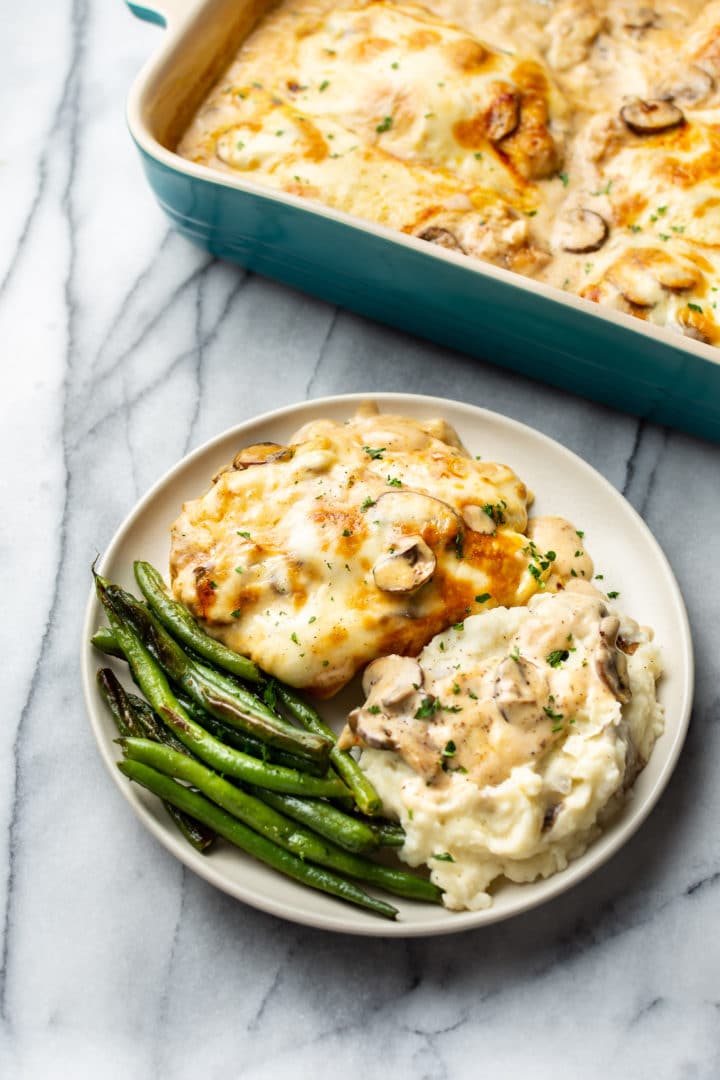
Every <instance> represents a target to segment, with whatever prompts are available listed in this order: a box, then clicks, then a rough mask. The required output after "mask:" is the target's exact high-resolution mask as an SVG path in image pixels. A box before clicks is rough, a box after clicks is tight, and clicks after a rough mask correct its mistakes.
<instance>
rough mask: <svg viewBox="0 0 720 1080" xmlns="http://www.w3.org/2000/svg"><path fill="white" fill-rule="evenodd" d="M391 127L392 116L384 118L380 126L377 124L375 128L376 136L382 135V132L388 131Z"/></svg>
mask: <svg viewBox="0 0 720 1080" xmlns="http://www.w3.org/2000/svg"><path fill="white" fill-rule="evenodd" d="M392 126H393V118H392V116H386V117H385V119H384V120H383V122H382V123H381V124H378V126H377V127H376V128H375V130H376V131H377V133H378V135H382V133H383V131H389V130H390V128H391V127H392Z"/></svg>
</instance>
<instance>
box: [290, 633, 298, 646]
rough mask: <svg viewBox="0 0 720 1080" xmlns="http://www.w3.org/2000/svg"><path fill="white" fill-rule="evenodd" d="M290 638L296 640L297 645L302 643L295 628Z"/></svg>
mask: <svg viewBox="0 0 720 1080" xmlns="http://www.w3.org/2000/svg"><path fill="white" fill-rule="evenodd" d="M290 640H291V641H294V642H295V644H296V645H299V644H300V642H299V641H298V636H297V634H296V633H295V631H294V630H293V632H292V634H291V635H290Z"/></svg>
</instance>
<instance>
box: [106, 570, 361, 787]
mask: <svg viewBox="0 0 720 1080" xmlns="http://www.w3.org/2000/svg"><path fill="white" fill-rule="evenodd" d="M95 585H96V589H97V594H98V597H99V599H100V602H101V603H102V605H103V607H104V609H105V611H106V613H107V617H108V621H109V623H110V627H111V629H112V631H113V634H114V635H115V638H116V640H117V643H118V645H119V646H120V648H121V649H122V651H123V653H124V654H125V657H126V659H127V661H128V664H129V665H130V668H131V670H132V672H133V676H134V677H135V680H136V682H137V683H138V686H139V687H140V689H141V690H142V692H143V693H144V695H145V697H146V698H147V700H148V702H149V703H150V705H151V706H152V708H153V709H154V710H155V712H156V713H157V714H158V715H159V716H160V718H161V719H162V720H163V721H164V722H165V724H167V726H168V727H169V728H170V729H171V730H172V731H173V732H174V734H175V735H177V737H178V739H180V741H181V742H182V743H183V745H184V746H186V747H187V748H188V749H189V750H190V751H191V752H192V753H193V754H196V755H197V757H199V758H201V759H202V760H203V761H205V762H206V763H207V764H208V765H210V766H212V767H213V768H215V769H217V770H218V771H219V772H220V773H225V774H227V775H228V776H233V777H235V778H237V779H240V780H244V781H246V782H247V783H249V784H257V785H258V787H267V788H270V789H271V790H273V791H282V792H285V793H287V794H292V795H311V796H325V797H327V798H334V797H338V796H344V795H347V794H348V789H347V788H346V787H345V785H344V784H343V783H342V781H341V780H340V779H338V778H335V777H328V778H317V777H314V776H308V775H307V774H306V773H300V772H297V771H296V770H294V769H286V768H284V767H283V766H280V765H271V764H268V763H267V762H263V761H259V760H258V759H257V758H253V757H250V756H249V755H247V754H243V753H242V752H241V751H239V750H235V749H234V748H232V747H229V746H225V744H224V743H221V742H219V741H218V740H217V739H215V738H214V737H213V736H212V735H210V734H209V733H208V732H207V731H205V729H204V728H202V727H201V726H200V725H199V724H196V723H195V721H194V720H192V719H191V718H190V716H188V714H187V712H186V711H185V710H184V709H183V708H182V706H181V705H180V703H179V702H178V700H177V698H176V697H175V695H174V694H173V692H172V690H171V689H170V685H169V683H168V680H167V678H166V676H165V673H164V672H163V670H162V668H161V667H160V666H159V665H158V663H157V662H156V661H155V660H154V659H153V657H152V656H151V655H150V653H149V652H148V650H147V649H146V648H145V646H144V645H143V643H142V641H141V640H140V637H139V636H138V634H137V631H136V630H135V628H134V627H133V626H132V625H130V623H129V622H127V621H125V620H124V619H123V618H122V617H121V616H120V615H119V614H118V612H117V611H116V609H115V607H114V605H113V601H112V599H111V590H110V589H109V588H108V584H107V583H106V582H105V581H104V579H103V578H101V577H99V575H96V576H95Z"/></svg>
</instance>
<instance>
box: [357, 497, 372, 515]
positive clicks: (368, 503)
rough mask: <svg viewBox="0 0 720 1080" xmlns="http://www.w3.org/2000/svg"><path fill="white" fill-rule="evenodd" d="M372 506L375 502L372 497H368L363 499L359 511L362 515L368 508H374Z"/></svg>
mask: <svg viewBox="0 0 720 1080" xmlns="http://www.w3.org/2000/svg"><path fill="white" fill-rule="evenodd" d="M374 505H375V500H374V499H373V497H372V495H368V497H367V499H365V501H364V503H362V505H361V507H360V509H361V510H362V512H363V513H365V511H366V510H369V509H370V507H371V506H374Z"/></svg>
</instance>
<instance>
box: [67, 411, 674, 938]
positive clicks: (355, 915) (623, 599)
mask: <svg viewBox="0 0 720 1080" xmlns="http://www.w3.org/2000/svg"><path fill="white" fill-rule="evenodd" d="M365 399H366V396H364V395H359V394H349V395H345V396H342V397H333V398H325V399H320V400H316V401H309V402H307V403H305V404H302V405H296V406H291V407H288V408H285V409H279V410H277V411H276V412H272V413H267V414H265V415H264V416H260V417H258V418H257V419H255V420H249V421H247V422H246V423H244V424H240V425H239V426H238V427H237V428H234V429H232V430H231V431H228V432H225V433H224V434H223V435H220V436H218V438H216V439H213V440H212V441H211V442H209V443H206V444H205V446H201V447H200V448H199V449H198V450H196V451H195V452H194V453H192V454H190V455H189V456H188V457H186V458H185V459H184V460H183V461H181V462H180V463H179V464H178V465H176V466H175V467H174V468H173V469H171V470H170V472H168V473H167V475H166V476H164V477H163V478H162V479H161V480H159V481H158V483H157V484H155V486H154V487H153V488H152V489H151V490H150V491H149V492H148V493H147V495H146V496H145V497H144V499H142V500H141V501H140V503H138V505H137V506H136V507H135V509H134V510H133V511H132V513H131V514H130V515H129V517H128V518H127V519H126V520H125V521H124V522H123V524H122V525H121V526H120V528H119V530H118V532H117V533H116V535H115V537H114V539H113V540H112V543H111V544H110V546H109V547H108V550H107V552H106V553H105V556H104V557H103V559H102V562H101V564H100V569H101V572H102V573H103V574H104V575H105V576H107V577H109V578H111V579H112V580H114V581H118V582H120V583H121V584H124V585H126V586H128V587H130V588H134V581H133V577H132V563H133V560H134V559H138V558H142V559H148V560H149V561H150V562H152V563H153V564H154V565H155V566H157V567H159V568H160V569H161V570H164V569H165V568H166V567H167V562H168V553H169V526H170V524H171V522H172V521H174V519H175V518H176V516H177V514H178V511H179V509H180V506H181V504H182V502H183V501H184V500H185V499H189V498H193V497H196V496H197V495H199V494H200V493H201V492H203V491H205V490H206V488H207V487H208V486H209V483H210V478H211V476H212V475H213V474H214V473H215V471H216V470H217V469H218V468H220V467H221V466H223V465H225V464H226V463H227V462H228V461H230V460H232V458H233V456H234V454H235V452H236V451H237V450H238V449H239V448H240V447H241V446H244V445H247V444H249V443H254V442H260V441H263V440H272V441H276V442H284V441H287V440H288V439H289V437H290V435H291V434H292V433H293V432H294V431H295V430H296V429H297V428H298V427H300V425H301V424H305V423H307V421H309V420H312V419H315V418H317V417H323V416H324V417H330V418H332V419H336V420H344V419H345V418H346V417H348V416H350V415H352V413H353V412H354V411H355V409H356V407H357V405H358V404H359V403H360V402H361V401H363V400H365ZM373 400H375V401H376V402H377V404H378V405H379V407H380V408H381V410H383V411H386V412H395V413H402V414H405V415H407V416H413V417H418V418H422V417H428V416H442V417H444V418H445V419H446V420H449V421H450V423H451V424H453V425H454V426H455V428H456V429H457V431H458V432H459V434H460V437H461V438H462V440H463V442H464V443H465V445H466V446H467V448H468V449H469V450H470V452H471V453H474V454H482V456H483V458H484V459H485V460H494V461H500V462H504V463H506V464H508V465H510V466H511V467H512V468H513V469H514V470H515V471H516V472H517V473H518V475H519V476H520V477H521V478H522V479H523V480H524V481H525V483H526V484H527V485H528V486H529V487H530V488H531V490H532V491H534V492H535V495H536V502H535V506H534V509H533V512H534V513H536V514H559V515H561V516H563V517H567V518H569V519H570V520H571V521H572V522H573V523H574V524H575V525H576V526H577V528H579V529H582V530H584V531H585V536H586V542H587V545H588V550H589V551H590V552H591V554H592V556H593V559H594V560H595V566H596V567H597V569H598V571H599V572H603V573H605V581H604V584H605V586H606V588H609V589H617V590H619V592H620V599H619V601H618V603H619V605H620V606H621V607H623V608H624V609H625V610H627V611H628V613H629V614H631V615H632V616H633V617H634V618H635V619H637V620H638V621H639V622H640V623H644V624H647V625H650V626H652V627H654V629H655V634H656V640H657V641H658V643H659V644H660V646H661V648H662V652H663V658H664V663H665V667H666V670H665V674H664V676H663V678H662V680H661V682H660V689H659V697H660V700H661V701H662V702H663V704H664V706H665V713H666V725H665V732H664V734H663V735H662V737H661V738H660V739H659V740H658V742H657V744H656V745H655V748H654V750H653V753H652V756H651V758H650V761H649V763H648V765H647V767H646V768H645V769H644V771H643V772H642V773H641V774H640V776H639V778H638V780H637V783H636V784H635V788H634V793H633V796H632V798H631V799H630V800H628V802H627V804H626V806H625V808H624V810H623V811H622V813H621V814H620V815H619V816H618V817H617V818H616V819H615V820H614V821H613V823H612V825H611V826H610V827H609V828H608V829H607V830H606V831H605V832H604V833H603V835H602V836H601V837H600V838H599V839H598V840H597V841H596V842H595V843H594V844H593V845H592V846H591V847H590V849H589V850H588V851H587V852H586V853H585V854H584V855H583V856H582V857H581V858H579V859H577V860H576V861H575V862H573V863H571V864H570V866H569V867H568V868H567V869H566V870H564V871H562V872H561V873H558V874H556V875H554V876H553V877H551V878H548V879H547V880H545V881H538V882H534V883H532V884H528V885H513V884H511V883H503V884H501V885H500V886H499V887H498V888H497V890H496V892H495V899H494V903H493V906H492V907H491V908H489V909H487V910H485V911H478V912H450V911H446V910H445V909H443V908H441V907H434V906H433V905H426V904H418V903H413V902H411V901H403V900H400V899H393V902H394V903H395V904H396V905H397V907H398V908H399V909H400V917H399V919H398V921H397V922H394V923H391V922H387V921H385V920H383V919H380V918H378V917H377V916H373V915H371V914H370V913H367V912H365V911H362V910H361V909H359V908H354V907H351V906H350V905H346V904H344V903H343V902H342V901H340V900H336V899H334V898H332V897H328V896H325V895H324V894H322V893H318V892H315V891H314V890H311V889H309V888H306V887H304V886H302V885H299V884H297V883H296V882H293V881H291V880H289V879H287V878H284V877H282V876H281V875H279V874H277V873H275V872H274V871H272V870H270V869H269V868H267V867H265V866H263V865H261V864H260V863H258V862H256V861H254V860H253V859H251V858H250V857H248V856H246V855H244V854H243V852H241V851H239V850H238V849H237V848H233V847H231V846H230V845H229V844H227V845H226V844H224V843H223V844H219V845H218V848H217V850H215V851H213V852H212V854H210V855H207V856H203V855H199V854H198V853H197V852H195V851H194V850H193V849H192V848H191V847H190V846H189V845H188V844H187V843H186V842H185V840H183V839H182V837H180V835H179V834H178V833H177V832H176V831H175V828H174V826H173V825H172V824H171V823H170V821H169V819H168V818H167V816H166V813H165V810H164V809H163V807H162V805H161V804H160V802H159V800H158V799H156V798H155V797H154V796H152V795H150V794H149V793H148V792H146V791H145V790H143V789H141V788H139V787H138V786H137V785H135V784H132V785H131V784H130V783H128V781H127V780H126V779H125V777H123V776H122V775H121V774H120V773H119V772H118V770H117V769H116V767H115V761H116V760H117V758H118V751H117V746H116V745H115V744H114V742H113V740H114V739H115V738H116V732H115V729H114V727H113V724H112V721H111V719H110V716H109V714H108V713H107V711H106V709H105V706H104V704H103V702H102V699H101V698H100V696H99V693H98V690H97V687H96V684H95V671H96V669H97V668H98V667H99V666H100V665H101V663H102V662H103V661H102V660H101V659H100V658H99V657H98V654H97V653H96V652H95V651H94V650H93V648H92V647H91V646H90V645H89V643H88V642H89V638H90V635H91V634H92V632H93V631H94V629H95V628H96V627H97V626H98V625H100V624H101V623H102V622H103V619H102V615H101V609H100V605H99V603H98V601H97V599H96V597H95V594H94V592H93V591H91V595H90V599H89V602H88V608H87V616H86V621H85V638H84V643H83V651H82V675H83V684H84V692H85V699H86V702H87V707H88V712H89V715H90V720H91V723H92V727H93V731H94V733H95V737H96V739H97V742H98V746H99V748H100V753H101V754H102V757H103V760H104V761H105V764H106V765H107V767H108V770H109V772H110V775H111V776H112V777H113V778H114V780H115V782H116V783H117V784H118V786H119V788H120V790H121V791H122V793H123V795H124V796H125V798H126V799H127V800H128V802H129V803H130V804H131V806H132V807H133V809H134V811H135V812H136V814H137V815H138V817H139V818H140V819H141V821H142V822H143V823H144V824H145V825H146V826H147V828H148V829H149V830H150V831H151V832H152V833H153V834H154V835H155V836H156V837H157V838H158V839H159V840H160V842H161V843H162V844H164V846H165V847H166V848H167V849H168V850H169V851H171V852H172V853H173V854H174V855H176V856H177V857H178V858H179V859H180V860H181V861H182V862H183V863H185V865H186V866H188V867H190V869H191V870H194V871H195V873H197V874H199V875H200V876H201V877H203V878H205V879H206V880H207V881H209V882H211V883H212V884H213V885H216V886H217V887H218V888H220V889H223V890H224V891H225V892H227V893H229V894H230V895H231V896H235V897H237V898H238V899H239V900H243V901H245V903H248V904H252V905H253V906H254V907H257V908H261V909H262V910H264V911H268V912H271V913H272V914H274V915H278V916H281V917H282V918H285V919H291V920H294V921H296V922H299V923H305V924H307V925H310V926H317V927H322V928H324V929H327V930H337V931H342V932H344V933H351V934H370V935H383V936H387V937H403V936H408V937H409V936H420V935H428V934H447V933H453V932H455V931H458V930H466V929H469V928H470V927H475V926H482V925H484V924H486V923H491V922H496V921H497V920H499V919H506V918H508V917H509V916H510V915H516V914H518V913H519V912H522V911H526V910H527V909H528V908H531V907H535V906H536V905H537V904H541V903H543V902H544V901H545V900H549V899H550V898H551V897H553V896H557V895H558V894H559V893H561V892H564V891H565V890H566V889H569V888H570V887H571V886H572V885H574V884H575V883H576V882H578V881H580V880H581V879H582V878H584V877H586V876H587V875H588V874H589V873H590V872H591V871H592V870H594V869H596V868H597V867H598V866H600V865H601V864H602V863H604V862H605V861H606V860H607V859H609V858H610V856H611V855H612V854H614V852H616V851H617V850H618V848H620V847H621V845H622V844H623V843H625V841H626V840H627V839H628V838H629V837H630V836H631V835H632V834H633V833H634V832H635V830H636V829H637V828H638V827H639V825H640V824H641V823H642V822H643V821H644V819H645V818H646V817H647V815H648V814H649V813H650V810H651V809H652V808H653V806H654V805H655V803H656V802H657V800H658V798H659V797H660V795H661V793H662V791H663V789H664V787H665V785H666V784H667V782H668V780H669V778H670V775H671V773H672V770H673V768H674V766H675V763H676V761H677V758H678V755H679V753H680V749H681V747H682V744H683V740H684V738H685V732H686V730H687V725H688V720H689V716H690V707H691V702H692V689H693V661H692V642H691V638H690V630H689V627H688V621H687V614H686V612H685V606H684V604H683V600H682V596H681V595H680V590H679V588H678V585H677V582H676V580H675V578H674V576H673V573H672V570H671V569H670V566H669V565H668V562H667V560H666V558H665V556H664V555H663V553H662V551H661V549H660V547H659V545H658V543H657V541H656V540H655V539H654V537H653V536H652V534H651V533H650V531H649V529H648V528H647V526H646V525H645V524H644V522H643V521H642V519H641V518H640V517H639V516H638V515H637V514H636V513H635V511H634V510H633V509H632V507H631V506H630V505H629V504H628V503H627V502H626V501H625V499H624V498H623V497H622V496H621V495H620V494H619V493H618V492H617V491H616V490H615V489H614V488H613V487H612V486H611V485H610V484H609V483H608V482H607V480H605V479H604V478H603V477H602V476H600V474H599V473H597V472H595V470H594V469H592V468H591V467H590V466H589V465H587V464H586V463H585V462H584V461H582V460H581V459H580V458H578V457H576V456H575V454H572V453H570V451H569V450H566V449H565V448H564V447H562V446H560V445H559V444H558V443H556V442H554V441H553V440H552V439H549V438H547V437H546V436H545V435H541V434H539V433H538V432H537V431H534V430H533V429H532V428H529V427H525V426H524V425H523V424H519V423H517V422H516V421H514V420H509V419H507V418H506V417H504V416H499V415H498V414H496V413H492V412H488V411H486V410H485V409H479V408H476V407H475V406H472V405H465V404H462V403H460V402H456V401H445V400H443V399H441V398H432V397H421V396H418V395H412V394H378V395H374V396H373ZM124 667H125V665H123V664H117V665H116V668H117V671H118V674H120V675H121V677H122V678H123V679H124V680H125V681H127V674H126V672H125V674H123V668H124ZM322 711H323V714H324V715H325V716H326V718H327V719H328V720H329V721H330V722H332V723H334V724H336V725H337V727H338V728H339V727H340V725H341V723H342V720H343V716H342V713H341V710H340V708H339V707H338V705H337V704H336V705H335V706H333V703H332V702H329V703H324V704H323V706H322Z"/></svg>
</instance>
